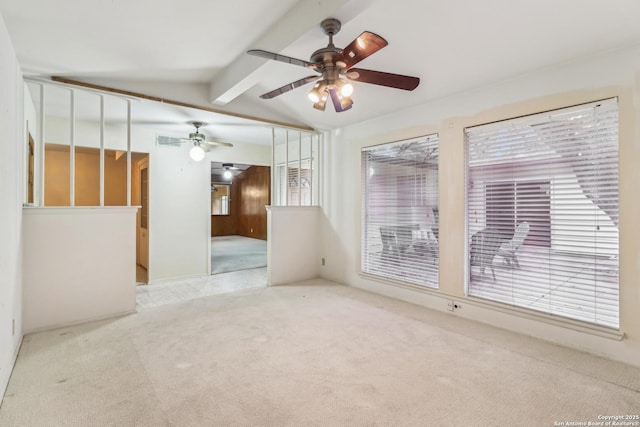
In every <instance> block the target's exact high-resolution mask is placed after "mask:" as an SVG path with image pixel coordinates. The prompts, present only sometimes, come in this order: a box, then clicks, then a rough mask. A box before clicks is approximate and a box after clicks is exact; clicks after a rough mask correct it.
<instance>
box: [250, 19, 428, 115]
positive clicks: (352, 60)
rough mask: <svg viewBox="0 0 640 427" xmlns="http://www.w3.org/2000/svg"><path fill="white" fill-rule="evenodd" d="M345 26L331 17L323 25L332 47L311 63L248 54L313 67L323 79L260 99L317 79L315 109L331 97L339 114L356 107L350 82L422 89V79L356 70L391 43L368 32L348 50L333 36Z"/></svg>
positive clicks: (313, 95) (313, 96)
mask: <svg viewBox="0 0 640 427" xmlns="http://www.w3.org/2000/svg"><path fill="white" fill-rule="evenodd" d="M341 25H342V24H341V23H340V21H339V20H337V19H335V18H327V19H325V20H324V21H322V22H321V23H320V26H321V27H322V30H323V31H324V33H325V34H326V35H328V36H329V44H328V45H327V47H324V48H320V49H318V50H316V51H315V52H313V53H312V54H311V58H310V60H309V61H304V60H302V59H297V58H292V57H290V56H285V55H280V54H278V53H273V52H268V51H266V50H260V49H253V50H249V51H248V52H247V53H248V54H249V55H254V56H259V57H261V58H266V59H273V60H276V61H280V62H286V63H288V64H293V65H298V66H300V67H306V68H311V69H312V70H314V71H316V72H317V73H319V74H320V76H317V75H312V76H308V77H304V78H302V79H300V80H296V81H295V82H292V83H289V84H286V85H284V86H282V87H279V88H278V89H274V90H272V91H270V92H267V93H265V94H264V95H261V96H260V98H262V99H271V98H274V97H276V96H278V95H282V94H283V93H286V92H289V91H291V90H293V89H296V88H298V87H300V86H303V85H306V84H308V83H311V82H313V81H316V80H317V82H316V84H315V85H314V86H313V88H312V89H311V91H310V92H309V99H310V100H311V101H312V102H313V106H314V108H316V109H318V110H323V111H324V109H325V107H326V103H327V100H328V99H329V98H331V102H332V103H333V106H334V108H335V110H336V112H342V111H346V110H348V109H350V108H351V106H352V105H353V101H352V100H351V97H350V95H351V93H352V92H353V86H352V85H351V83H349V81H348V80H353V81H357V82H363V83H371V84H375V85H381V86H387V87H391V88H395V89H403V90H413V89H415V88H416V87H418V84H420V79H419V78H418V77H411V76H404V75H401V74H392V73H385V72H382V71H373V70H365V69H362V68H352V67H353V66H354V65H355V64H357V63H358V62H360V61H362V60H363V59H365V58H366V57H368V56H369V55H372V54H374V53H375V52H377V51H379V50H380V49H382V48H383V47H385V46H386V45H387V44H388V43H387V41H386V40H385V39H383V38H382V37H380V36H379V35H377V34H374V33H371V32H369V31H365V32H363V33H362V34H360V35H359V36H358V37H357V38H356V39H355V40H353V41H352V42H351V43H349V44H348V45H347V47H345V48H344V49H340V48H338V47H336V46H335V45H334V44H333V36H335V35H336V34H337V33H338V32H339V31H340V28H341Z"/></svg>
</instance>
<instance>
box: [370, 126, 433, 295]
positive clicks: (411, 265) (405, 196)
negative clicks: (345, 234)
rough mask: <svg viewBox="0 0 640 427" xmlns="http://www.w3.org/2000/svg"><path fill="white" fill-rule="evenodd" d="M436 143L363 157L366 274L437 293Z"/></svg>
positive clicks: (402, 145) (393, 147) (401, 145)
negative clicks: (425, 287) (433, 290)
mask: <svg viewBox="0 0 640 427" xmlns="http://www.w3.org/2000/svg"><path fill="white" fill-rule="evenodd" d="M438 213H439V210H438V137H437V135H431V136H427V137H422V138H417V139H413V140H409V141H400V142H396V143H391V144H385V145H379V146H375V147H369V148H365V149H364V150H363V151H362V265H361V268H362V271H363V272H364V273H369V274H372V275H376V276H380V277H385V278H389V279H394V280H399V281H402V282H408V283H412V284H417V285H422V286H428V287H432V288H437V287H438V265H439V262H438V238H439V233H438V231H439V229H438V219H439V217H438Z"/></svg>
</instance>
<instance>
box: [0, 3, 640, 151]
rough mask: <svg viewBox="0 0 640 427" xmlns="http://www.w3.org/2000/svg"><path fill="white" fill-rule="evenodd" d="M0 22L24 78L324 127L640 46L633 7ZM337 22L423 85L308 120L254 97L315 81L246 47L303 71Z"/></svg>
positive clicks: (137, 109)
mask: <svg viewBox="0 0 640 427" xmlns="http://www.w3.org/2000/svg"><path fill="white" fill-rule="evenodd" d="M0 13H2V16H3V18H4V20H5V23H6V25H7V28H8V30H9V33H10V36H11V38H12V42H13V45H14V48H15V50H16V54H17V56H18V59H19V61H20V63H21V65H22V67H23V71H24V73H25V74H26V75H35V76H42V77H47V76H51V75H57V76H63V77H66V78H69V79H75V80H82V81H86V82H91V83H94V84H99V85H103V86H109V87H114V88H119V89H124V90H129V91H133V92H139V93H144V94H147V95H154V96H159V97H163V98H167V99H173V100H177V101H181V102H187V103H191V104H198V105H202V106H208V107H210V108H216V109H220V110H223V111H229V112H233V113H239V114H247V115H251V116H256V117H261V118H265V119H270V120H278V121H284V122H288V123H292V124H299V125H307V126H312V127H315V128H321V129H331V128H336V127H341V126H345V125H348V124H352V123H357V122H361V121H364V120H368V119H372V118H375V117H377V116H379V115H383V114H385V113H389V112H393V111H398V110H401V109H402V108H405V107H410V106H414V105H417V104H420V103H424V102H428V101H430V100H434V99H437V98H442V97H445V96H447V95H450V94H453V93H457V92H461V91H465V90H470V89H473V88H475V87H478V86H483V85H487V84H491V83H495V82H497V81H500V80H504V79H508V78H512V77H514V76H517V75H520V74H523V73H527V72H532V71H535V70H538V69H541V68H546V67H551V66H554V65H556V64H560V63H563V62H567V61H572V60H575V59H577V58H580V57H585V56H589V55H593V54H597V53H600V52H604V51H608V50H613V49H618V48H621V47H624V46H628V45H632V44H636V43H638V42H640V25H638V20H639V18H640V1H638V0H607V1H595V0H591V1H585V0H537V1H525V0H484V1H481V2H479V1H473V0H466V1H463V0H394V1H389V0H313V1H312V0H300V1H297V0H236V1H222V0H180V1H177V0H155V1H150V0H149V1H147V0H91V1H88V0H57V1H50V0H20V1H17V0H0ZM329 16H331V17H335V18H338V19H340V20H341V21H342V23H343V26H342V30H341V31H340V33H339V34H338V35H337V36H336V37H335V43H336V45H337V46H339V47H344V46H345V45H347V44H348V43H349V42H351V40H353V39H354V38H355V37H356V36H358V35H359V34H360V33H361V32H362V31H365V30H368V31H371V32H374V33H377V34H379V35H381V36H382V37H384V38H385V39H386V40H387V41H388V42H389V45H388V46H387V47H386V48H384V49H382V50H380V51H379V52H377V53H375V54H374V55H372V56H370V57H369V58H366V59H365V60H363V61H362V62H361V63H359V64H358V67H361V68H367V69H373V70H379V71H386V72H392V73H398V74H408V75H414V76H418V77H420V78H421V84H420V86H418V88H417V89H416V90H415V91H413V92H405V91H400V90H396V89H390V88H386V87H381V86H375V85H368V84H365V83H356V84H355V85H354V86H355V92H354V95H353V99H354V106H353V108H352V109H351V110H348V111H346V112H342V113H336V112H334V111H333V109H332V108H331V106H330V105H329V106H327V109H326V111H324V112H322V111H317V110H315V109H313V108H312V106H311V104H310V102H309V101H308V99H307V96H306V93H307V91H308V90H309V88H310V86H308V87H303V88H298V89H296V90H293V91H291V92H289V93H286V94H284V95H281V96H279V97H277V98H275V99H272V100H262V99H259V98H258V96H259V95H260V94H262V93H264V92H267V91H269V90H271V89H275V88H277V87H279V86H282V85H284V84H286V83H289V82H291V81H293V80H297V79H299V78H302V77H304V76H308V75H310V74H313V72H310V71H309V70H308V69H304V68H302V67H296V66H293V65H290V64H283V63H278V62H274V61H265V60H262V59H259V58H255V57H251V56H249V55H246V54H245V52H246V50H248V49H250V48H261V49H266V50H270V51H274V52H278V53H282V54H285V55H289V56H293V57H296V58H300V59H305V60H308V59H309V55H310V54H311V52H313V51H314V50H316V49H318V48H320V47H324V46H326V44H327V41H328V40H327V37H326V36H325V35H324V34H323V33H322V31H321V29H320V27H319V23H320V21H321V20H322V19H324V18H326V17H329ZM134 118H135V119H137V120H138V121H139V122H141V123H142V122H154V123H148V124H149V125H153V126H160V127H162V126H164V127H166V128H167V129H168V130H173V131H176V132H177V131H179V132H182V131H183V129H188V126H187V127H185V123H186V122H188V121H190V120H201V121H205V122H208V123H215V124H216V126H215V127H216V131H217V133H218V134H219V135H217V136H219V137H220V138H223V139H225V140H228V141H231V142H233V141H239V142H243V141H251V140H255V139H259V141H256V142H264V141H263V140H264V139H265V138H266V139H268V135H269V133H270V131H269V129H268V127H267V126H264V125H261V124H260V123H256V122H252V121H246V120H241V119H237V118H230V117H225V116H221V115H216V114H213V113H204V112H198V111H195V110H190V109H184V108H166V106H162V107H159V106H158V105H153V103H149V102H141V103H139V104H137V105H135V106H134ZM172 124H173V125H172ZM174 125H179V126H182V127H178V126H174ZM172 126H173V127H172ZM221 135H222V136H221Z"/></svg>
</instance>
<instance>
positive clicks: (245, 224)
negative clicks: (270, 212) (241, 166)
mask: <svg viewBox="0 0 640 427" xmlns="http://www.w3.org/2000/svg"><path fill="white" fill-rule="evenodd" d="M270 203H271V168H270V167H268V166H251V167H250V168H249V169H247V170H245V171H244V172H242V173H241V174H239V175H237V176H236V177H235V178H234V179H233V184H231V206H230V208H229V215H215V216H213V215H212V216H211V236H229V235H234V234H235V235H240V236H246V237H253V238H255V239H262V240H267V210H266V209H265V206H267V205H268V204H270Z"/></svg>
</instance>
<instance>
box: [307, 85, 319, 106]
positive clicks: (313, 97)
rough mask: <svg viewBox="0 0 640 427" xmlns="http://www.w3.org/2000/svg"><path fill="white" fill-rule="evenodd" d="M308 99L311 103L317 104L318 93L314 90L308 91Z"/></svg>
mask: <svg viewBox="0 0 640 427" xmlns="http://www.w3.org/2000/svg"><path fill="white" fill-rule="evenodd" d="M309 99H310V100H311V102H313V103H317V102H319V101H320V92H319V91H318V90H317V89H316V88H313V89H311V91H309Z"/></svg>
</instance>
